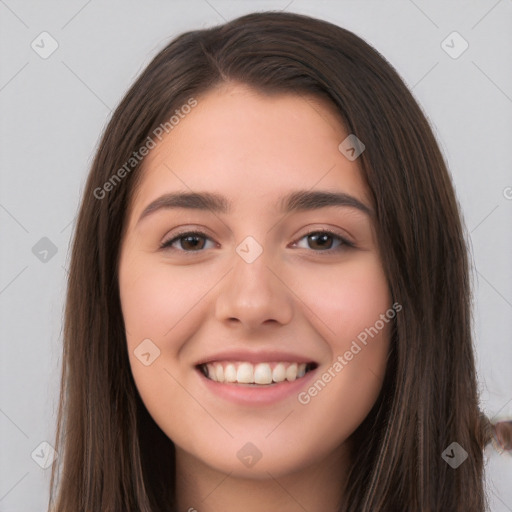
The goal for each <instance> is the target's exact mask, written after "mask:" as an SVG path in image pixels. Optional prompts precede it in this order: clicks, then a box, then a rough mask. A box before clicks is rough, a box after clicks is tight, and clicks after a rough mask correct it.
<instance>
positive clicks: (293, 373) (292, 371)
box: [286, 363, 297, 381]
mask: <svg viewBox="0 0 512 512" xmlns="http://www.w3.org/2000/svg"><path fill="white" fill-rule="evenodd" d="M296 378H297V363H293V364H291V365H290V366H288V368H286V380H291V381H293V380H295V379H296Z"/></svg>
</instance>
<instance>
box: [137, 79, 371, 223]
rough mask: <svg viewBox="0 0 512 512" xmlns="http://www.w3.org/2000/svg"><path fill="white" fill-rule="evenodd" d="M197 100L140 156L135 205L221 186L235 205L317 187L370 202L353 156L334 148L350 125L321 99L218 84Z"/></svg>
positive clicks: (268, 200) (273, 200)
mask: <svg viewBox="0 0 512 512" xmlns="http://www.w3.org/2000/svg"><path fill="white" fill-rule="evenodd" d="M196 100H197V106H195V107H194V108H193V109H192V110H191V111H190V113H188V114H187V115H184V116H183V117H182V118H181V119H180V121H179V123H178V124H176V125H175V126H174V127H173V129H172V130H171V131H170V132H169V133H168V134H166V135H165V136H164V137H163V138H162V140H161V141H160V142H158V144H157V146H156V147H155V148H154V149H153V150H151V152H150V153H149V154H148V156H147V157H146V159H145V161H144V163H143V166H142V168H141V169H140V170H139V172H142V176H141V177H140V178H141V179H140V181H139V184H138V188H137V191H136V194H135V196H134V202H133V210H134V213H137V212H138V213H140V212H141V211H142V209H143V208H144V205H145V204H147V202H148V201H150V200H152V199H154V198H155V197H157V196H158V195H161V194H163V193H165V192H169V191H177V190H180V191H184V192H193V191H198V190H207V191H212V192H219V193H221V194H223V195H225V196H227V197H229V198H231V201H230V202H231V203H233V206H234V207H235V208H236V209H239V208H243V207H244V205H246V206H247V207H249V206H250V205H252V206H253V207H254V202H259V204H260V205H261V204H263V203H266V204H267V206H268V205H269V204H270V203H276V202H277V201H278V200H279V198H280V197H282V196H283V195H286V194H287V193H289V192H290V191H292V190H297V189H302V190H304V189H312V190H313V189H315V188H319V189H322V190H332V191H337V192H339V191H342V192H345V193H347V194H351V195H354V196H356V197H358V198H359V199H361V200H365V201H366V203H367V204H368V203H369V198H368V195H367V189H366V186H365V184H364V182H363V179H362V177H361V173H360V170H359V168H358V165H357V161H354V162H351V161H349V160H348V159H347V158H346V157H345V156H344V155H343V154H342V153H341V152H340V151H339V149H338V146H339V144H340V143H341V142H342V141H343V140H344V139H345V138H346V137H347V135H348V133H347V132H346V130H345V128H344V126H343V124H342V121H341V118H340V116H339V114H338V113H337V112H336V111H335V108H334V106H332V105H331V104H330V103H329V102H328V101H327V100H325V99H323V98H318V97H314V96H306V95H299V94H288V93H287V94H283V93H279V94H273V95H267V94H262V93H261V92H259V91H256V90H254V89H252V88H250V87H248V86H246V85H243V84H224V85H222V86H221V87H218V88H215V89H213V90H211V91H208V92H207V93H205V94H203V95H201V96H199V97H197V98H196Z"/></svg>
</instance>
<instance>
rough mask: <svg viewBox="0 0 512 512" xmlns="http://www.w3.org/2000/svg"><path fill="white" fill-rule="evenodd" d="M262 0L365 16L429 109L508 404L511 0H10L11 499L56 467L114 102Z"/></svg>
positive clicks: (498, 407)
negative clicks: (88, 236)
mask: <svg viewBox="0 0 512 512" xmlns="http://www.w3.org/2000/svg"><path fill="white" fill-rule="evenodd" d="M266 9H286V10H288V11H292V12H300V13H304V14H309V15H313V16H316V17H319V18H323V19H326V20H328V21H331V22H334V23H336V24H338V25H340V26H342V27H345V28H348V29H349V30H352V31H354V32H355V33H356V34H358V35H359V36H361V37H363V38H364V39H366V40H367V41H368V42H369V43H370V44H372V45H373V46H375V47H376V48H377V49H378V50H379V51H380V52H381V53H382V54H383V55H384V56H385V57H386V58H387V59H388V60H389V61H390V62H391V63H392V64H393V65H394V66H395V67H396V69H397V70H398V72H399V73H400V74H401V76H402V77H403V78H404V80H405V81H406V83H407V84H408V86H409V87H410V88H411V89H412V91H413V93H414V95H415V97H416V98H417V100H418V101H419V102H420V104H421V105H422V107H423V109H424V111H425V112H426V113H427V115H428V117H429V119H430V121H431V124H432V126H433V128H434V130H435V133H436V136H437V138H438V141H439V143H440V145H441V148H442V150H443V152H444V154H445V156H446V159H447V161H448V163H449V166H450V169H451V172H452V174H453V177H454V180H455V183H456V189H457V194H458V197H459V200H460V203H461V205H462V208H463V213H464V217H465V222H466V225H467V229H468V232H469V233H470V239H471V244H472V259H473V261H474V266H475V268H474V293H475V311H474V315H475V344H476V352H477V354H476V355H477V363H478V370H479V382H480V389H481V403H482V408H483V410H484V411H485V412H486V413H487V414H488V415H489V416H490V417H503V416H507V415H508V416H512V372H511V363H512V344H511V343H510V339H511V336H510V333H511V331H512V314H511V313H512V265H511V249H512V229H511V220H512V188H510V187H512V173H511V169H512V165H511V164H512V151H511V145H512V67H511V62H512V0H499V1H496V0H489V1H487V0H486V1H472V2H468V1H464V2H462V1H461V2H455V1H450V2H446V1H444V2H443V1H430V2H427V1H426V0H415V1H413V0H395V1H387V2H383V1H378V0H377V1H361V0H359V1H343V0H342V1H336V2H335V1H314V2H313V1H301V0H294V1H290V0H282V1H263V0H261V1H259V0H258V1H256V0H253V1H249V0H247V1H227V0H226V1H222V0H209V1H208V2H207V1H206V0H194V1H186V2H183V1H167V2H164V1H156V0H154V1H147V2H142V1H135V0H132V1H127V0H124V1H121V0H116V1H110V2H107V1H105V0H89V1H84V0H73V1H69V0H68V1H63V0H62V1H56V0H52V1H46V2H44V3H43V2H41V3H37V2H27V1H25V2H22V1H17V0H0V17H1V18H0V20H1V21H0V30H1V32H0V43H1V50H0V62H1V69H0V104H1V118H0V130H1V134H0V136H1V141H2V147H1V148H2V149H1V154H0V166H1V188H0V225H1V244H0V251H1V252H0V258H1V270H0V308H1V309H0V311H1V332H2V346H1V352H0V354H1V355H0V365H1V394H0V434H1V435H0V446H1V467H0V511H1V512H20V511H21V512H40V511H43V510H45V505H46V502H47V497H48V484H49V475H50V469H42V468H41V467H39V465H37V464H36V463H35V462H34V460H33V459H32V458H31V453H32V452H33V450H34V449H36V448H37V447H38V446H39V445H40V443H41V442H43V441H48V442H50V443H52V440H53V435H54V421H55V413H56V407H57V392H58V385H59V377H60V363H61V357H60V351H61V342H62V339H61V325H62V308H63V297H64V291H65V279H66V272H67V271H66V268H67V264H68V244H69V240H70V236H71V234H72V230H73V227H74V224H73V221H74V218H75V215H76V211H77V206H78V201H79V197H80V192H81V190H82V187H83V184H84V181H85V177H86V173H87V171H88V168H89V165H90V163H91V159H92V156H93V154H94V151H95V148H96V144H97V142H98V139H99V136H100V134H101V132H102V130H103V128H104V126H105V124H106V122H107V120H108V119H109V116H110V115H111V111H112V109H114V108H115V107H116V105H117V103H118V102H119V101H120V99H121V97H122V95H123V94H124V93H125V91H126V90H127V88H128V87H129V86H130V85H131V83H132V82H133V80H134V78H135V77H136V75H137V74H138V73H139V72H140V71H141V70H142V69H143V67H144V66H145V65H146V64H147V63H148V62H149V61H150V59H151V58H152V57H153V56H154V55H155V54H156V53H157V51H158V50H160V49H161V48H162V47H163V46H164V45H165V44H166V43H167V42H168V41H169V40H170V39H171V38H173V37H174V36H176V35H177V34H178V33H180V32H182V31H185V30H190V29H195V28H203V27H207V26H211V25H214V24H218V23H221V22H223V21H224V20H229V19H232V18H234V17H236V16H239V15H242V14H245V13H248V12H252V11H257V10H266ZM43 31H47V32H49V33H50V34H51V36H52V37H53V38H54V39H55V40H56V41H57V42H58V45H59V47H58V49H57V50H56V51H55V52H54V53H53V54H52V55H51V56H50V57H49V58H47V59H42V58H41V57H40V56H39V55H38V54H37V53H36V52H35V51H34V50H33V49H32V48H31V43H32V41H33V40H36V42H37V41H38V40H39V39H37V37H38V36H39V34H40V33H41V32H43ZM453 31H457V32H459V33H460V34H461V36H462V37H463V38H464V39H465V40H466V41H467V42H468V43H469V47H468V49H467V50H466V51H465V52H464V53H463V54H462V55H460V57H458V58H457V59H453V58H452V57H450V56H449V55H448V54H447V53H446V52H445V51H444V50H443V48H442V46H441V43H442V41H443V40H444V39H445V38H446V37H447V36H448V35H449V34H450V33H452V32H453ZM448 41H450V40H448ZM39 44H41V43H39ZM448 44H452V43H450V42H448ZM458 44H459V43H458V42H455V43H453V45H455V49H457V48H460V46H457V45H458ZM46 48H48V46H46ZM507 187H508V188H507ZM42 237H48V238H49V239H50V240H51V241H52V243H53V244H55V246H56V248H57V253H56V254H55V255H54V256H53V257H49V256H48V260H47V261H46V262H43V261H40V259H39V258H38V257H36V255H35V254H33V252H32V247H33V246H34V245H35V244H36V243H37V242H38V241H39V240H40V239H41V238H42ZM50 255H51V253H50ZM449 285H450V284H449V283H447V286H449ZM39 450H40V448H39ZM486 457H487V460H488V463H487V467H488V493H489V497H490V501H491V505H492V506H491V510H492V511H496V512H501V511H512V487H511V486H510V481H512V457H511V456H510V455H506V454H505V455H499V454H498V453H497V452H496V451H495V450H493V449H492V448H491V449H487V450H486ZM466 463H468V462H466ZM507 484H508V485H507Z"/></svg>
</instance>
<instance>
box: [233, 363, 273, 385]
mask: <svg viewBox="0 0 512 512" xmlns="http://www.w3.org/2000/svg"><path fill="white" fill-rule="evenodd" d="M239 371H240V370H239ZM271 382H272V370H271V369H270V366H269V365H268V364H265V363H260V364H257V365H256V367H255V368H254V383H255V384H270V383H271Z"/></svg>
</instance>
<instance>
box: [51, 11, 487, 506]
mask: <svg viewBox="0 0 512 512" xmlns="http://www.w3.org/2000/svg"><path fill="white" fill-rule="evenodd" d="M223 81H237V82H242V83H245V84H248V85H250V86H252V87H254V88H255V89H257V90H259V91H262V92H265V93H291V94H302V95H305V96H306V95H307V96H311V95H318V96H322V97H325V98H328V99H329V100H330V102H331V104H332V106H333V109H335V110H336V111H337V112H338V113H339V114H340V116H341V118H342V119H343V121H344V125H345V128H346V129H347V131H348V132H349V133H354V134H356V135H357V137H358V138H359V139H360V140H361V141H363V143H364V144H365V147H366V150H365V151H364V152H363V153H362V155H361V156H360V157H359V159H358V162H359V165H360V169H361V173H362V176H363V178H364V180H365V182H366V183H367V186H368V188H369V191H370V194H371V196H372V199H373V203H374V205H375V209H376V226H375V227H376V232H377V235H378V243H379V247H380V252H381V255H382V264H383V266H384V269H385V272H386V275H387V278H388V283H389V288H390V292H391V294H392V297H393V299H394V301H398V302H399V303H400V304H401V305H402V307H403V311H402V312H401V314H400V315H397V317H396V320H395V322H396V323H395V325H394V329H393V334H392V340H391V341H392V343H391V347H392V348H391V352H390V357H389V360H388V368H387V373H386V377H385V381H384V385H383V388H382V391H381V394H380V396H379V398H378V400H377V402H376V404H375V406H374V407H373V409H372V411H371V412H370V414H369V415H368V416H367V418H366V419H365V420H364V422H363V423H362V424H361V425H360V427H359V428H358V429H357V430H356V432H355V433H354V434H353V446H355V447H356V449H357V453H356V454H354V455H355V459H354V460H355V461H356V463H355V464H354V465H353V467H352V468H351V470H350V473H349V475H348V480H347V483H346V493H345V497H344V502H343V503H341V504H339V505H338V504H336V505H338V507H339V510H340V511H347V512H348V511H358V512H370V511H372V512H375V511H396V510H408V511H410V512H411V511H441V510H442V511H444V512H450V511H464V512H472V511H474V512H482V511H483V510H484V507H485V493H484V489H483V448H484V446H485V444H486V443H487V442H488V441H489V439H490V437H489V428H488V427H489V424H488V422H487V421H486V419H485V417H484V416H483V415H482V414H481V413H480V410H479V406H478V394H477V383H476V376H475V364H474V356H473V346H472V334H471V327H472V319H471V308H472V296H471V286H470V285H471V283H470V280H469V275H470V274H469V270H470V269H469V265H468V257H467V252H468V251H467V246H466V242H465V234H464V233H465V231H464V229H463V225H462V221H461V216H460V212H459V206H458V203H457V201H456V198H455V195H454V189H453V186H452V182H451V180H450V176H449V173H448V171H447V168H446V164H445V162H444V160H443V157H442V155H441V153H440V150H439V148H438V145H437V143H436V140H435V138H434V136H433V133H432V130H431V128H430V126H429V123H428V121H427V119H426V118H425V116H424V114H423V113H422V111H421V109H420V108H419V106H418V104H417V103H416V101H415V100H414V98H413V96H412V95H411V93H410V92H409V90H408V89H407V88H406V86H405V85H404V83H403V82H402V80H401V79H400V77H399V75H398V74H397V73H396V71H395V70H394V69H393V68H392V66H391V65H390V64H389V63H388V62H387V61H386V60H385V59H384V58H383V57H382V56H381V55H380V54H379V53H378V52H377V51H376V50H375V49H373V48H372V47H371V46H369V45H368V44H367V43H365V42H364V41H363V40H362V39H360V38H359V37H357V36H356V35H354V34H353V33H351V32H350V31H348V30H345V29H343V28H340V27H338V26H335V25H333V24H331V23H328V22H325V21H321V20H318V19H313V18H310V17H307V16H303V15H298V14H292V13H284V12H264V13H254V14H250V15H246V16H243V17H240V18H237V19H235V20H233V21H230V22H228V23H226V24H224V25H221V26H218V27H214V28H209V29H204V30H197V31H191V32H187V33H184V34H182V35H180V36H179V37H177V38H176V39H174V40H173V41H172V42H171V43H169V44H168V45H167V46H166V47H165V48H164V49H163V50H162V51H160V53H159V54H158V55H157V56H156V57H155V58H154V59H153V60H152V62H151V63H150V64H149V65H148V66H147V68H146V69H145V70H144V71H143V72H142V74H141V75H140V77H139V78H138V79H137V80H136V82H135V83H134V85H133V86H132V87H131V89H130V90H129V91H128V92H127V94H126V95H125V97H124V98H123V100H122V101H121V103H120V105H119V106H118V108H117V109H116V110H115V112H114V114H113V117H112V119H111V120H110V122H109V124H108V126H107V128H106V130H105V132H104V134H103V137H102V140H101V143H100V145H99V148H98V151H97V154H96V157H95V160H94V162H93V165H92V168H91V171H90V174H89V176H88V181H87V184H86V187H85V190H84V192H83V199H82V203H81V207H80V212H79V216H78V221H77V225H76V229H75V235H74V241H73V248H72V256H71V264H70V269H69V274H70V275H69V284H68V292H67V301H66V311H65V324H64V350H63V369H62V385H61V396H60V404H59V415H58V425H57V434H56V449H57V451H58V453H59V454H60V458H59V459H58V460H59V462H58V463H55V464H54V467H53V469H52V479H51V495H50V508H51V510H52V511H54V512H69V511H73V512H79V511H83V512H85V511H87V512H91V511H94V512H96V511H102V512H106V511H111V512H118V511H142V512H160V511H162V512H163V511H169V510H175V508H173V507H175V506H176V505H175V473H174V445H173V443H172V441H171V440H170V439H168V438H167V436H166V435H165V434H164V433H163V432H162V431H161V430H160V429H159V427H158V426H157V425H156V423H155V422H154V421H153V420H152V418H151V417H150V415H149V413H148V412H147V410H146V409H145V407H144V405H143V403H142V401H141V399H140V397H139V395H138V392H137V389H136V386H135V383H134V380H133V378H132V374H131V371H130V365H129V360H128V355H127V348H126V338H125V332H124V324H123V317H122V313H121V308H120V299H119V289H118V280H117V263H118V258H119V250H120V242H121V238H122V235H123V226H124V224H125V220H126V219H125V217H126V212H127V210H128V206H129V201H130V197H131V195H132V194H133V190H134V188H135V186H136V183H137V179H138V178H139V177H140V172H139V171H140V167H141V165H140V162H132V163H131V164H130V165H129V166H128V167H127V166H126V163H127V162H130V161H131V160H130V159H132V158H133V155H134V153H135V152H137V151H138V150H139V148H141V147H142V146H143V145H144V144H145V141H147V140H148V137H149V136H150V135H151V134H153V133H154V132H155V130H156V129H157V128H158V126H159V125H160V124H161V123H165V122H166V121H167V120H168V118H169V117H170V116H171V115H172V113H173V112H174V111H175V110H176V109H179V108H180V107H181V106H182V105H184V104H187V102H188V101H189V100H190V98H196V99H199V101H200V95H201V94H203V93H205V92H207V91H208V90H209V89H211V88H212V87H214V86H215V85H217V84H219V83H221V82H223ZM340 142H341V141H340ZM142 161H143V160H142ZM123 166H124V169H125V172H122V173H118V172H117V171H118V170H119V169H121V168H123ZM116 173H117V177H118V178H120V179H117V178H116V180H113V179H112V177H113V175H114V174H116ZM121 175H122V176H121ZM120 176H121V177H120ZM109 180H110V181H109ZM107 182H109V183H110V186H108V187H106V186H105V184H106V183H107ZM452 442H456V443H458V445H460V446H461V447H462V448H463V449H464V450H465V451H466V452H467V454H468V458H467V460H466V461H464V462H463V463H462V464H460V466H459V467H457V468H456V469H454V468H453V467H450V465H449V464H448V463H447V462H446V461H445V459H444V458H443V457H442V454H443V452H444V451H445V449H446V448H447V447H449V446H450V444H451V443H452ZM340 485H342V483H341V482H340Z"/></svg>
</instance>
